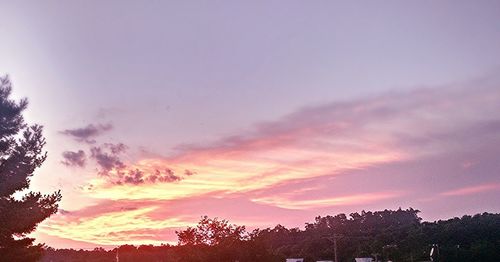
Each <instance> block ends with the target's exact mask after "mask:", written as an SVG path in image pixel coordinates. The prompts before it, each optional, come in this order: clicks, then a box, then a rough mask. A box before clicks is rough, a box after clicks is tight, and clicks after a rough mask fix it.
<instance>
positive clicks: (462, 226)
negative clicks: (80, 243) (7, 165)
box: [42, 208, 500, 262]
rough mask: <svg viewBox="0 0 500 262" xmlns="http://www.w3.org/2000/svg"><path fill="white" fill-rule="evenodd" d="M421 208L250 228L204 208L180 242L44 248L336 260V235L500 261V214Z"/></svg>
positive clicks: (354, 248) (341, 242) (365, 252)
mask: <svg viewBox="0 0 500 262" xmlns="http://www.w3.org/2000/svg"><path fill="white" fill-rule="evenodd" d="M418 213H419V211H418V210H415V209H412V208H409V209H406V210H403V209H398V210H383V211H375V212H370V211H368V212H366V211H362V212H360V213H352V214H350V215H349V216H347V215H345V214H338V215H334V216H324V217H322V216H318V217H316V218H315V220H314V221H313V222H311V223H306V224H305V228H304V229H299V228H286V227H284V226H282V225H277V226H275V227H274V228H266V229H255V230H253V231H251V232H248V231H247V230H246V228H245V226H238V225H234V224H230V223H229V222H228V221H227V220H223V219H222V220H221V219H218V218H208V217H206V216H205V217H202V218H201V220H200V221H199V223H198V225H197V226H195V227H188V228H187V229H185V230H182V231H179V232H176V233H177V236H178V244H177V245H161V246H152V245H141V246H137V247H136V246H133V245H123V246H120V247H117V248H115V249H112V250H108V251H107V250H104V249H102V248H96V249H94V250H92V251H86V250H73V249H53V248H46V249H45V255H44V257H43V258H42V261H43V262H49V261H52V262H59V261H61V262H62V261H100V262H105V261H110V262H111V261H116V256H117V254H118V256H119V261H120V262H128V261H145V262H147V261H168V262H170V261H172V262H202V261H203V262H207V261H213V262H217V261H219V262H225V261H228V262H229V261H230V262H234V261H239V262H255V261H270V262H271V261H285V259H286V258H290V257H301V258H304V259H305V261H317V260H333V259H334V256H335V254H334V243H333V242H334V240H335V242H336V244H337V257H338V260H339V261H354V258H355V257H373V258H375V257H377V258H378V259H379V260H383V261H387V260H392V261H429V251H430V249H431V247H432V245H433V244H437V245H438V247H439V258H438V259H439V261H443V262H444V261H458V262H461V261H483V262H488V261H492V262H493V261H500V214H491V213H483V214H477V215H474V216H467V215H466V216H463V217H461V218H452V219H448V220H439V221H435V222H422V219H421V218H420V217H419V216H418ZM436 260H437V259H435V261H436Z"/></svg>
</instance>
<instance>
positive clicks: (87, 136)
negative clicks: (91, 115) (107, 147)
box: [61, 123, 113, 144]
mask: <svg viewBox="0 0 500 262" xmlns="http://www.w3.org/2000/svg"><path fill="white" fill-rule="evenodd" d="M111 129H113V125H111V124H110V123H108V124H95V125H94V124H89V125H87V126H86V127H81V128H75V129H66V130H64V131H61V133H62V134H65V135H67V136H70V137H72V138H73V139H75V140H76V141H78V142H85V143H89V144H93V143H95V142H96V141H95V137H97V136H99V135H101V134H102V133H104V132H106V131H109V130H111Z"/></svg>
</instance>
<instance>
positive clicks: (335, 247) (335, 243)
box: [333, 234, 339, 262]
mask: <svg viewBox="0 0 500 262" xmlns="http://www.w3.org/2000/svg"><path fill="white" fill-rule="evenodd" d="M333 253H334V256H335V262H339V260H338V258H337V234H333Z"/></svg>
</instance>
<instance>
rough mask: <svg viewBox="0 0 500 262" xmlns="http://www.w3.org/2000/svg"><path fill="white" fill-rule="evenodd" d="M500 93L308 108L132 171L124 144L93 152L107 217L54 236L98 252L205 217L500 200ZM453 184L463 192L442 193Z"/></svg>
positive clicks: (453, 91)
mask: <svg viewBox="0 0 500 262" xmlns="http://www.w3.org/2000/svg"><path fill="white" fill-rule="evenodd" d="M498 86H499V84H498V81H492V80H481V81H474V82H471V83H466V84H463V85H461V86H457V87H440V88H429V89H419V90H414V91H410V92H402V93H388V94H384V95H379V96H374V97H370V98H366V99H360V100H355V101H350V102H343V103H331V104H325V105H320V106H311V107H307V108H303V109H301V110H298V111H297V112H295V113H292V114H290V115H288V116H285V117H284V118H282V119H279V120H276V121H273V122H267V123H261V124H258V125H256V126H255V127H254V128H250V129H249V130H248V131H246V132H244V133H241V134H236V135H234V136H230V137H226V138H222V139H220V140H219V141H215V142H213V143H209V144H206V145H181V146H179V147H178V148H177V151H176V153H175V154H174V155H171V156H168V157H147V158H143V159H138V160H137V161H124V160H122V155H125V154H127V152H125V151H124V150H122V149H120V147H115V146H116V145H111V144H108V145H103V146H100V147H94V148H93V152H92V154H91V155H92V156H91V157H92V159H94V160H95V161H96V162H97V163H98V165H99V167H100V170H101V171H105V174H106V175H104V176H102V175H101V176H96V177H95V178H94V179H92V180H91V181H89V183H91V184H92V185H93V186H92V187H86V188H85V189H84V193H85V194H86V195H87V196H89V197H92V198H94V199H96V201H101V202H102V203H103V204H102V206H99V207H93V208H91V209H92V210H90V209H89V210H86V211H80V213H79V211H76V213H75V214H72V213H71V215H69V214H65V215H64V216H63V215H60V216H59V217H55V218H54V219H53V220H52V222H51V225H50V226H49V227H46V228H45V230H46V233H47V234H54V235H61V236H63V237H67V238H72V239H77V240H82V241H91V242H92V241H94V242H96V243H101V244H106V243H108V242H106V241H108V240H107V239H112V240H113V241H116V242H115V243H121V242H119V241H121V240H123V239H126V236H127V234H130V235H131V236H134V237H136V238H135V239H137V242H141V243H150V242H154V243H156V242H155V241H157V240H158V239H159V238H158V236H160V235H161V236H165V234H166V233H165V232H167V231H168V232H171V231H172V228H175V227H177V226H183V225H186V224H189V223H193V222H194V221H196V218H197V217H198V216H199V215H203V214H207V213H208V214H213V215H215V216H222V215H226V217H228V218H234V217H238V218H241V221H244V222H245V224H247V225H250V226H251V225H255V224H258V222H257V221H258V219H259V218H256V217H255V215H252V214H255V213H259V217H264V218H265V219H267V221H273V217H290V218H289V219H290V220H291V219H296V218H299V219H302V220H301V221H300V222H304V221H307V219H308V217H307V216H310V217H313V216H314V215H317V213H316V212H318V211H320V210H325V209H327V208H328V210H330V211H331V210H332V208H333V209H335V208H336V207H342V209H349V208H353V207H366V206H370V205H375V204H378V203H402V202H403V201H406V202H404V203H414V202H411V201H412V199H421V198H423V197H428V196H439V195H440V194H441V195H442V196H455V195H467V194H468V195H471V196H472V195H474V194H476V193H479V192H486V191H493V190H496V189H497V188H498V183H500V181H499V182H498V183H493V184H486V185H485V184H482V183H481V180H483V181H484V180H485V179H488V181H496V180H495V178H496V177H497V175H498V174H497V171H498V168H499V165H500V164H498V161H497V159H496V158H495V156H497V155H498V154H499V153H500V149H499V148H500V116H499V115H498V112H500V88H498ZM465 162H470V163H475V164H474V165H470V166H469V165H468V166H467V167H468V168H464V167H463V163H465ZM474 172H476V173H474ZM193 174H195V175H193ZM452 178H453V179H452ZM476 180H477V181H476ZM443 181H448V183H447V184H446V185H444V184H443V183H442V182H443ZM483 183H484V182H483ZM471 184H479V185H480V186H473V187H470V185H471ZM451 185H453V186H456V188H459V189H457V190H453V191H446V190H444V188H449V187H450V186H451ZM443 191H444V193H441V192H443ZM440 199H442V197H441V198H438V199H437V200H436V201H440ZM110 201H111V202H112V203H113V205H109V203H110ZM400 201H401V202H400ZM117 207H123V208H126V209H125V210H124V211H120V210H118V209H116V208H117ZM417 208H418V207H417ZM174 211H175V212H174ZM299 211H300V212H299ZM205 212H206V213H205ZM76 214H79V215H80V219H75V217H73V216H76ZM278 214H280V215H281V216H279V215H278ZM291 214H293V216H292V215H291ZM245 219H246V220H245ZM112 221H117V222H116V226H115V224H114V222H112ZM127 221H128V222H127ZM235 222H236V221H235ZM68 223H73V224H74V225H75V229H74V230H73V229H72V230H71V232H70V231H68V230H66V231H65V230H64V229H63V225H65V224H68ZM104 224H106V225H107V226H106V227H103V226H102V225H104ZM152 225H161V226H157V227H154V226H152ZM94 228H98V229H95V231H94ZM104 228H105V229H104ZM149 228H153V230H146V229H149ZM145 230H146V231H145ZM169 230H170V231H169ZM83 231H85V232H86V233H85V234H79V233H78V232H83ZM111 232H115V233H113V234H111ZM127 232H128V233H127ZM110 234H111V235H110ZM148 241H149V242H148Z"/></svg>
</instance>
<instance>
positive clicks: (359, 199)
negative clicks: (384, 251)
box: [0, 1, 500, 248]
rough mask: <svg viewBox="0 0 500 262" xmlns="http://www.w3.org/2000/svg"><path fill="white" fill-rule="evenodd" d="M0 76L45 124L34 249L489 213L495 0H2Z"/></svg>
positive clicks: (499, 117) (495, 103) (496, 120)
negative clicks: (414, 213) (40, 216)
mask: <svg viewBox="0 0 500 262" xmlns="http://www.w3.org/2000/svg"><path fill="white" fill-rule="evenodd" d="M0 12H1V20H0V21H1V22H0V40H1V41H0V75H6V74H8V75H9V76H10V79H11V81H12V83H13V88H14V90H13V92H14V97H15V98H22V97H28V99H29V101H30V105H29V108H28V110H27V111H26V112H25V117H26V120H27V121H28V122H29V123H40V124H43V125H44V126H45V129H44V134H45V136H46V138H47V146H46V150H47V151H48V155H49V157H48V159H47V161H46V162H45V164H44V165H43V167H42V168H40V169H39V170H37V172H36V174H35V176H34V177H33V179H32V183H31V189H32V190H37V191H42V192H43V193H50V192H52V191H54V190H58V189H61V190H62V194H63V200H62V202H61V204H60V210H59V212H58V214H56V215H53V216H52V217H51V218H50V219H48V220H46V221H44V222H43V223H42V224H40V225H39V227H38V229H37V231H36V232H35V233H34V234H33V235H34V236H35V237H36V238H37V241H38V242H44V243H46V244H47V245H50V246H53V247H73V248H92V247H95V246H103V247H113V246H116V245H122V244H136V245H138V244H160V243H176V241H177V237H176V235H175V230H179V229H183V228H185V227H187V226H191V225H194V224H196V222H197V221H198V220H199V219H200V217H201V216H203V215H208V216H210V217H219V218H225V219H228V220H229V221H230V222H232V223H236V224H241V225H246V226H247V227H248V228H250V229H253V228H256V227H259V228H264V227H274V226H275V225H276V224H278V223H280V224H282V225H285V226H287V227H302V226H303V225H304V223H305V222H310V221H313V220H314V217H315V216H317V215H328V214H337V213H350V212H354V211H361V210H380V209H386V208H387V209H397V208H399V207H402V208H408V207H413V208H416V209H419V210H421V211H422V213H421V216H422V217H423V218H424V219H425V220H436V219H442V218H450V217H453V216H461V215H464V214H475V213H479V212H500V201H498V200H499V199H500V2H499V1H380V2H375V1H345V2H344V1H43V3H42V2H41V1H0Z"/></svg>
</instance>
